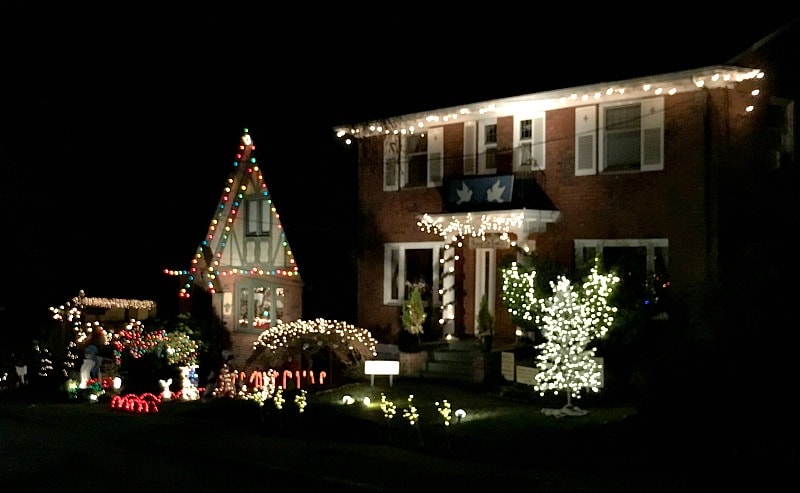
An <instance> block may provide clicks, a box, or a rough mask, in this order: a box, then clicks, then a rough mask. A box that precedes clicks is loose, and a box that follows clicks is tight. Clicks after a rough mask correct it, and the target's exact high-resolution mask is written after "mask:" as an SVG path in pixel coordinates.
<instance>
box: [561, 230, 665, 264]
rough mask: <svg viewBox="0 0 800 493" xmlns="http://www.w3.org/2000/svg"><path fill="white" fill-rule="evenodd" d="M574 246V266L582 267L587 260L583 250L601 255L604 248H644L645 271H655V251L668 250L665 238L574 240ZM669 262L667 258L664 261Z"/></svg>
mask: <svg viewBox="0 0 800 493" xmlns="http://www.w3.org/2000/svg"><path fill="white" fill-rule="evenodd" d="M574 245H575V265H583V264H584V263H585V262H587V261H588V260H589V259H586V258H584V256H583V250H584V249H585V248H594V249H595V250H596V251H597V253H602V251H603V248H604V247H630V248H635V247H646V248H647V271H648V272H652V271H653V270H655V249H656V248H669V240H668V239H667V238H626V239H617V240H600V239H595V240H587V239H583V240H574ZM666 261H667V262H668V261H669V258H667V259H666Z"/></svg>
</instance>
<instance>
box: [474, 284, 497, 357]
mask: <svg viewBox="0 0 800 493" xmlns="http://www.w3.org/2000/svg"><path fill="white" fill-rule="evenodd" d="M493 336H494V316H493V315H492V312H490V311H489V298H488V297H487V296H486V294H484V295H483V298H481V306H480V308H479V309H478V337H479V338H480V340H481V345H482V346H483V349H484V350H485V351H491V350H492V339H493Z"/></svg>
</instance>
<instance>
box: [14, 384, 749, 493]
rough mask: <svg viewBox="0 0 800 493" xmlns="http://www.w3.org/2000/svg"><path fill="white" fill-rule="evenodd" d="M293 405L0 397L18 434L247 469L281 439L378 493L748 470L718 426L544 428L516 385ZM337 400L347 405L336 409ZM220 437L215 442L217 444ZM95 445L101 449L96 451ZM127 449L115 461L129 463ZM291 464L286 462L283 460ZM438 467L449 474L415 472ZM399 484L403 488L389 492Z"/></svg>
mask: <svg viewBox="0 0 800 493" xmlns="http://www.w3.org/2000/svg"><path fill="white" fill-rule="evenodd" d="M382 394H383V395H385V396H386V398H387V399H388V400H389V401H391V402H393V403H394V404H395V406H396V411H397V413H396V414H395V415H394V417H393V418H391V419H388V418H387V417H386V416H385V414H384V412H383V411H382V410H381V408H380V400H381V395H382ZM293 395H294V394H292V393H291V392H288V393H287V394H286V402H285V404H284V408H283V409H282V410H278V409H276V408H275V406H274V405H273V403H272V402H271V401H267V402H266V403H265V404H264V406H263V407H261V406H259V405H258V404H256V403H255V402H253V401H247V400H242V399H229V398H215V399H214V400H212V401H211V402H209V403H201V402H200V401H191V402H181V401H171V402H163V403H161V404H160V405H159V411H158V413H157V414H155V415H152V416H135V417H132V416H129V413H127V412H125V411H120V410H112V409H111V408H110V406H109V404H108V402H100V403H96V404H90V403H87V402H84V403H64V402H58V403H42V404H41V405H40V406H37V408H33V409H31V408H27V406H26V402H25V400H24V399H22V397H23V396H22V395H21V393H20V392H19V391H16V390H10V391H2V392H0V413H3V412H5V413H7V414H8V415H9V416H10V417H13V418H15V419H16V420H17V421H18V422H19V423H18V424H20V423H21V425H22V426H25V425H27V424H37V423H38V424H40V425H44V426H46V427H49V426H52V423H53V422H54V421H59V422H63V423H65V425H66V426H67V427H68V428H69V429H70V430H71V429H72V428H76V427H79V426H82V425H83V423H87V422H88V423H95V428H93V429H90V430H89V431H86V433H88V434H92V435H94V436H96V437H97V440H99V441H108V442H119V441H120V440H123V441H132V442H133V443H132V445H131V447H133V450H136V451H138V453H139V454H144V455H148V454H150V453H151V452H152V451H153V450H161V449H166V450H184V449H183V448H181V446H180V445H178V442H179V441H181V440H184V438H185V437H186V433H187V431H185V430H197V432H198V433H199V432H200V431H199V430H202V433H204V434H211V436H213V437H214V438H213V439H209V440H202V439H200V437H197V441H196V442H193V443H192V445H186V446H185V448H186V451H185V452H184V453H195V454H198V455H200V456H204V455H214V454H223V452H224V454H225V455H230V457H237V458H247V459H239V460H246V461H248V463H253V462H254V459H252V457H253V454H254V453H255V452H254V450H257V451H258V453H263V454H268V452H267V450H266V449H264V450H262V448H264V447H265V446H266V445H267V444H276V443H283V442H285V441H287V440H288V441H289V442H288V443H292V444H295V445H291V446H288V447H289V448H288V449H287V448H286V447H287V446H284V448H283V449H282V450H284V451H286V450H289V449H292V450H294V449H295V448H297V446H298V445H297V444H299V443H302V444H303V445H302V446H301V447H300V448H299V449H298V450H297V451H295V452H292V454H300V456H302V454H303V453H304V451H305V452H306V455H313V454H323V455H325V461H326V462H328V463H329V464H328V466H329V467H333V465H334V464H337V463H341V465H342V467H343V468H344V467H346V466H347V464H351V463H352V462H356V463H358V462H364V463H366V462H369V463H370V464H372V461H374V462H375V464H374V465H371V466H370V470H369V471H359V472H358V473H355V472H353V474H359V475H370V474H371V475H372V476H368V477H371V478H372V480H373V481H380V482H381V484H384V485H385V487H386V488H387V491H388V488H389V487H388V484H389V483H388V482H387V480H378V479H375V478H379V477H384V476H388V475H391V474H397V473H398V471H396V469H397V468H398V467H400V466H399V464H401V463H407V464H413V466H408V467H412V469H413V470H415V471H417V472H416V473H415V474H414V475H413V480H414V481H419V483H420V484H430V481H431V477H434V478H435V477H437V475H439V474H441V477H442V478H447V482H448V484H450V485H451V486H452V484H451V483H452V482H453V481H456V480H457V479H455V478H462V479H460V480H459V481H463V482H464V483H465V484H467V483H469V484H471V485H475V484H477V483H476V481H478V482H479V481H482V480H485V481H486V482H487V483H491V482H492V481H494V480H495V479H493V478H495V477H494V476H492V474H496V475H497V477H498V478H507V479H506V480H507V482H510V483H509V484H512V483H513V481H514V480H513V479H512V478H517V480H518V481H525V482H530V481H533V480H537V481H539V483H538V486H539V488H538V489H535V491H637V490H642V489H646V490H648V491H678V490H690V489H693V488H695V487H697V486H698V485H701V484H706V483H708V484H715V485H719V484H723V483H724V482H725V481H726V479H725V478H726V474H727V473H728V472H729V471H733V472H735V471H743V470H745V468H747V467H750V468H752V463H749V462H748V461H749V456H745V455H743V454H741V452H742V451H743V450H742V449H743V448H744V447H746V446H747V444H746V443H745V442H742V443H740V444H738V445H737V444H736V439H735V435H731V433H729V431H730V430H728V433H727V435H726V433H725V432H724V431H723V432H720V431H719V430H724V429H725V427H714V428H713V429H712V428H707V427H705V426H702V425H703V424H705V423H707V421H706V420H703V419H698V423H699V424H701V426H697V427H689V428H685V429H684V428H683V427H684V426H685V425H686V422H685V421H684V420H677V419H676V420H675V421H674V422H669V421H663V420H658V421H653V420H650V419H648V418H646V417H644V416H641V415H640V414H639V413H638V412H637V410H636V408H635V407H633V406H629V405H612V404H609V403H607V402H604V399H603V397H602V396H587V397H586V398H585V399H582V400H580V401H577V402H576V403H577V404H578V405H579V406H580V407H581V408H582V409H584V410H586V411H587V413H586V414H585V415H583V416H568V417H562V418H555V417H552V416H547V415H545V414H543V413H542V409H543V408H558V407H561V406H562V405H563V404H564V401H562V400H561V399H557V398H552V397H548V398H542V397H539V396H537V395H535V394H533V393H532V392H531V391H530V389H527V388H525V387H519V386H517V385H502V386H494V387H491V388H489V387H484V386H458V385H452V384H445V383H441V382H434V381H428V380H417V379H398V380H395V382H394V384H393V385H392V386H389V385H388V382H383V383H382V384H378V383H376V385H375V386H374V387H371V386H370V385H369V383H368V382H351V383H347V384H345V385H342V386H341V387H338V388H335V389H327V390H321V391H317V392H309V393H308V395H307V406H306V407H305V410H304V412H302V413H300V412H299V408H298V406H297V405H296V404H295V403H294V402H293V398H294V397H293ZM344 395H350V396H351V397H353V398H354V400H355V402H354V403H353V404H350V405H348V404H345V403H344V401H343V396H344ZM411 395H413V404H414V406H415V407H416V408H417V411H418V413H419V419H418V422H417V423H415V424H414V425H412V424H410V422H409V421H408V420H407V419H406V418H404V417H403V411H404V409H405V408H406V407H407V405H408V398H409V396H411ZM364 397H369V398H370V399H371V404H370V405H369V406H366V405H364V404H363V398H364ZM444 400H446V401H448V402H449V403H450V404H451V408H452V410H456V409H459V408H463V409H464V410H465V411H466V416H465V417H464V418H462V419H461V420H460V422H458V421H456V420H455V418H454V419H453V420H452V421H451V424H450V425H449V426H445V425H444V419H443V417H442V415H441V414H440V413H439V411H438V408H437V405H436V403H437V402H439V403H441V402H442V401H444ZM98 427H100V428H101V429H102V430H105V432H103V431H98V430H97V429H96V428H98ZM111 430H113V433H112V432H111ZM76 433H77V432H76ZM223 436H224V437H225V439H224V440H223V439H222V438H219V437H223ZM726 436H727V438H726ZM120 437H122V438H120ZM131 437H136V438H135V440H131ZM145 437H147V438H146V439H145ZM312 444H313V445H312ZM95 447H96V448H98V449H99V450H102V449H103V446H102V445H101V444H100V445H95ZM254 447H255V449H254ZM130 450H131V449H127V450H126V451H125V454H126V455H131V454H132V455H137V453H136V452H131V451H130ZM320 450H322V452H319V451H320ZM334 450H349V451H350V452H341V453H339V452H334ZM314 451H316V452H314ZM36 453H38V452H36ZM362 454H363V455H362ZM281 455H287V454H286V452H282V453H281ZM170 457H173V456H170ZM269 457H270V458H269V459H263V461H264V462H266V463H270V464H272V463H275V464H277V462H276V460H277V459H276V458H275V456H274V455H270V456H269ZM292 457H294V456H293V455H291V454H288V457H287V458H286V460H290V459H291V458H292ZM169 460H170V461H175V459H174V458H170V459H169ZM230 460H233V459H230ZM296 460H297V461H301V458H297V459H296ZM302 460H305V459H302ZM315 460H316V459H315ZM50 462H51V463H58V461H50ZM161 462H163V460H158V461H157V463H158V464H156V465H154V466H153V467H157V466H158V465H160V464H161ZM439 462H442V463H445V464H447V467H448V468H449V469H451V470H452V471H450V472H448V473H445V472H442V473H436V472H426V471H428V469H426V468H432V467H433V464H438V463H439ZM189 464H192V461H188V460H187V467H189ZM423 465H424V466H423ZM195 466H196V464H195ZM487 468H488V469H487ZM290 469H291V470H294V469H295V466H292V467H288V466H287V468H286V469H284V472H286V471H288V470H290ZM384 469H385V470H384ZM479 471H491V472H479ZM331 474H333V473H328V476H325V477H326V478H329V477H330V475H331ZM381 474H382V475H383V476H381ZM403 474H406V473H403ZM470 474H472V475H473V476H470ZM474 475H478V478H479V479H476V478H475V477H474ZM37 477H38V476H37ZM467 478H469V479H467ZM532 478H533V479H532ZM242 481H244V480H242ZM409 481H412V479H410V478H407V479H404V480H403V481H401V483H403V484H407V483H408V482H409ZM425 481H428V482H425Z"/></svg>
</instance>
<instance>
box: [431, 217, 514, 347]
mask: <svg viewBox="0 0 800 493" xmlns="http://www.w3.org/2000/svg"><path fill="white" fill-rule="evenodd" d="M527 216H528V214H527V213H526V211H520V212H514V211H507V212H505V213H503V212H501V213H493V214H479V215H478V214H472V213H466V214H453V215H450V216H449V217H445V216H444V215H440V216H436V217H434V216H432V215H430V214H427V213H426V214H423V215H422V216H421V217H420V218H419V220H418V221H417V226H419V228H420V230H421V231H424V232H426V233H429V234H435V235H438V236H441V237H442V238H443V239H444V240H445V246H444V257H443V258H442V259H441V260H440V262H442V288H441V289H440V290H439V294H440V295H441V297H442V316H441V317H440V318H439V325H440V326H441V327H442V333H443V334H445V335H446V336H449V335H452V334H454V333H455V327H453V320H454V319H455V263H456V261H457V260H460V257H459V256H458V255H456V247H458V248H461V247H462V246H463V242H462V240H463V239H464V238H467V237H472V238H480V239H482V240H485V239H486V236H487V235H494V234H496V235H499V238H500V240H501V241H505V242H507V243H508V245H509V246H511V247H514V246H517V241H516V240H514V239H513V238H512V237H511V234H515V235H517V237H518V238H519V235H521V234H522V233H523V231H524V227H525V222H526V218H527ZM520 248H522V249H523V250H524V251H525V252H528V251H529V247H528V245H527V244H524V245H522V246H520Z"/></svg>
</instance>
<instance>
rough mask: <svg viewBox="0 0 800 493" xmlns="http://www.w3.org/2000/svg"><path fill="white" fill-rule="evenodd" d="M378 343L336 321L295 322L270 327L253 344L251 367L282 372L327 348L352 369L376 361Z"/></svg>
mask: <svg viewBox="0 0 800 493" xmlns="http://www.w3.org/2000/svg"><path fill="white" fill-rule="evenodd" d="M376 344H378V341H377V340H375V338H374V337H372V334H370V332H369V331H368V330H366V329H363V328H360V327H356V326H354V325H350V324H348V323H345V322H340V321H337V320H325V319H323V318H318V319H315V320H296V321H294V322H289V323H284V324H280V325H276V326H275V327H270V328H269V329H267V330H265V331H264V332H262V333H261V334H260V335H259V336H258V339H257V340H256V341H255V342H254V343H253V355H252V356H251V357H250V358H248V364H251V363H252V364H254V365H257V366H261V367H263V368H279V367H280V366H281V365H283V364H284V363H285V362H287V361H291V360H292V359H293V358H296V357H298V356H299V355H302V354H303V353H305V354H307V355H310V354H313V353H315V352H317V351H319V350H320V349H323V348H328V349H330V351H331V354H333V355H334V356H336V359H337V360H338V361H339V362H341V363H342V364H344V365H345V366H350V365H353V364H356V363H360V362H361V361H364V360H367V359H372V358H374V357H375V355H376V354H377V353H376V350H375V346H376Z"/></svg>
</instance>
